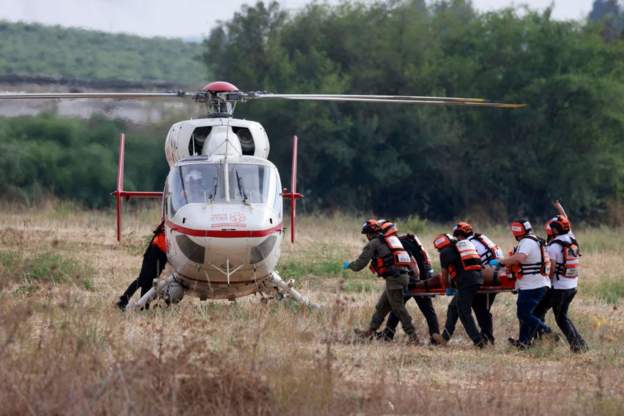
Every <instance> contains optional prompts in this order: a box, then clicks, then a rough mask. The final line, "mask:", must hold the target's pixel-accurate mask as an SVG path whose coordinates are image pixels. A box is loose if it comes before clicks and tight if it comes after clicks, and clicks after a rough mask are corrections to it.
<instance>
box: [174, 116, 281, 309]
mask: <svg viewBox="0 0 624 416" xmlns="http://www.w3.org/2000/svg"><path fill="white" fill-rule="evenodd" d="M165 149H166V155H167V160H168V162H169V164H170V167H171V169H170V172H169V175H168V176H167V180H166V184H165V189H164V192H163V217H164V219H165V230H166V237H167V247H168V250H167V258H168V261H169V263H170V265H171V267H172V268H173V272H174V274H175V277H176V280H178V281H180V282H181V283H182V285H183V286H184V287H185V289H186V290H187V292H188V291H191V292H193V293H195V294H196V295H197V296H199V298H200V299H215V298H216V299H219V298H225V299H234V298H237V297H240V296H246V295H249V294H252V293H255V292H257V291H259V290H258V288H259V287H260V286H261V285H262V283H263V281H264V280H266V279H267V278H268V277H269V276H270V274H271V273H272V272H273V271H274V270H275V267H276V266H277V262H278V260H279V256H280V247H281V242H282V238H283V203H282V195H281V192H282V188H281V180H280V176H279V173H278V171H277V168H276V167H275V166H274V165H273V163H271V162H270V161H268V160H267V159H266V157H267V156H268V151H269V146H268V138H267V137H266V133H265V132H264V129H263V128H262V126H261V125H260V124H259V123H256V122H251V121H247V120H237V119H231V118H208V119H198V120H188V121H183V122H180V123H176V124H175V125H173V126H172V127H171V129H170V131H169V134H168V136H167V142H166V145H165Z"/></svg>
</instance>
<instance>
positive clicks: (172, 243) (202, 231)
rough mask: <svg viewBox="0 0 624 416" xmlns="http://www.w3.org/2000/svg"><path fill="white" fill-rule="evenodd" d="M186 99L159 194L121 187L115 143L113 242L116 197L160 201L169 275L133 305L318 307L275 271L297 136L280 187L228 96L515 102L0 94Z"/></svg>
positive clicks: (218, 90)
mask: <svg viewBox="0 0 624 416" xmlns="http://www.w3.org/2000/svg"><path fill="white" fill-rule="evenodd" d="M160 98H169V99H171V98H193V99H194V100H195V101H196V102H199V103H204V104H206V105H207V107H208V115H207V117H206V118H200V119H194V120H185V121H180V122H178V123H175V124H174V125H173V126H171V128H170V129H169V133H168V134H167V139H166V142H165V153H166V158H167V162H168V164H169V168H170V171H169V174H168V176H167V179H166V181H165V185H164V191H163V192H136V191H126V190H124V189H123V188H124V187H123V176H124V146H125V136H124V135H123V134H122V135H121V138H120V146H119V169H118V175H117V189H116V190H115V191H114V192H113V195H114V196H115V199H116V210H117V240H120V238H121V211H122V201H123V200H124V199H126V200H127V199H130V198H161V199H162V216H163V220H164V225H165V235H166V240H167V259H168V262H169V263H170V265H171V269H172V270H171V272H170V273H169V274H168V275H167V276H166V277H164V278H163V279H160V280H158V281H156V282H155V285H154V287H153V288H152V289H151V290H150V291H148V292H147V293H146V294H145V295H144V296H142V297H141V299H139V301H138V302H136V303H134V304H131V305H129V308H138V307H143V306H144V305H145V304H146V303H147V302H149V301H151V300H153V299H155V298H156V297H161V298H164V299H165V300H166V301H168V302H172V303H177V302H179V301H180V300H181V299H182V297H183V296H184V294H185V293H188V294H193V295H195V296H197V297H199V298H200V299H201V300H206V299H229V300H234V299H236V298H239V297H242V296H247V295H251V294H255V293H258V294H260V295H262V296H263V299H264V298H265V295H269V296H273V295H277V296H278V297H284V296H286V297H290V298H292V299H294V300H296V301H297V302H299V303H301V304H304V305H307V306H316V305H314V304H313V303H311V302H310V301H309V300H308V299H307V298H305V297H304V296H302V295H301V294H300V293H299V292H298V291H297V290H295V289H294V288H293V282H292V281H290V282H285V281H284V280H283V279H282V278H281V277H280V276H279V275H278V273H277V272H276V271H275V268H276V266H277V263H278V260H279V257H280V247H281V242H282V237H283V234H284V224H283V212H282V209H283V208H282V205H283V204H282V199H287V200H290V204H291V205H290V207H291V208H290V234H291V241H292V242H294V240H295V219H296V202H297V199H300V198H302V197H303V196H302V195H301V194H300V193H297V143H298V138H297V136H294V137H293V152H292V171H291V186H290V190H287V189H285V188H284V189H282V184H281V180H280V175H279V172H278V171H277V168H276V167H275V165H274V164H273V163H271V162H270V161H269V160H268V159H267V158H268V156H269V149H270V145H269V139H268V136H267V134H266V132H265V130H264V128H263V127H262V125H261V124H260V123H257V122H255V121H248V120H241V119H235V118H233V117H232V115H233V113H234V109H235V106H236V103H238V102H245V101H249V100H252V99H287V100H313V101H351V102H377V103H402V104H426V105H461V106H473V107H493V108H503V109H513V108H520V107H523V105H522V104H507V103H496V102H489V101H486V100H484V99H479V98H456V97H425V96H397V95H340V94H271V93H266V92H243V91H240V90H238V88H236V87H235V86H234V85H232V84H230V83H228V82H223V81H216V82H212V83H210V84H207V85H206V86H204V87H203V88H202V89H201V90H200V91H199V92H197V93H195V94H190V93H187V92H166V93H41V94H39V93H2V94H0V99H11V100H17V99H118V100H126V99H160Z"/></svg>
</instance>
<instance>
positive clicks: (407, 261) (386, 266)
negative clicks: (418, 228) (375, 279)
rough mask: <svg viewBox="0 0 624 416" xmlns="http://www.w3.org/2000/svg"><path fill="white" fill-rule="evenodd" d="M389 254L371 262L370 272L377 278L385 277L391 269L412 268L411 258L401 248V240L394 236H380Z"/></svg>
mask: <svg viewBox="0 0 624 416" xmlns="http://www.w3.org/2000/svg"><path fill="white" fill-rule="evenodd" d="M379 238H382V239H383V241H384V243H385V244H386V246H387V247H388V248H389V249H390V253H389V254H387V255H385V256H383V257H375V258H373V260H372V261H371V264H370V270H371V271H372V272H373V273H376V274H378V275H379V276H382V277H383V276H387V275H388V274H390V272H391V271H392V269H393V268H410V269H411V268H412V267H413V263H412V261H413V260H412V256H410V254H409V253H408V252H407V250H405V248H403V244H401V240H399V237H397V236H396V235H389V236H380V237H379Z"/></svg>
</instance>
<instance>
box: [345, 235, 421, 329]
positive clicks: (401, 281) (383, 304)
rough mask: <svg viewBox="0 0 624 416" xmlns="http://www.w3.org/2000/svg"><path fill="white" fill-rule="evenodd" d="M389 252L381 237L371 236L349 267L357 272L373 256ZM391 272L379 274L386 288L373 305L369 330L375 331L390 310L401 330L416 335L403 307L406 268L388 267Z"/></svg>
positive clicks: (384, 254) (407, 281) (408, 315)
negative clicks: (373, 309)
mask: <svg viewBox="0 0 624 416" xmlns="http://www.w3.org/2000/svg"><path fill="white" fill-rule="evenodd" d="M389 254H391V252H390V249H389V248H388V246H387V245H386V243H385V242H384V241H383V240H382V239H381V238H373V239H372V240H370V241H369V242H368V244H366V246H365V247H364V249H363V250H362V254H360V256H359V257H358V258H357V260H355V261H353V262H351V263H350V264H349V268H350V269H351V270H353V271H354V272H358V271H360V270H362V269H363V268H364V267H366V266H367V265H368V264H369V262H370V261H371V260H373V259H375V258H381V257H384V256H387V255H389ZM390 270H391V272H390V273H388V274H387V275H386V276H381V277H383V278H384V279H385V280H386V288H385V290H384V292H383V293H382V294H381V296H380V297H379V300H378V301H377V305H376V306H375V313H374V314H373V317H372V319H371V322H370V325H369V330H370V331H376V330H378V329H379V327H381V325H382V324H383V321H384V319H385V318H386V315H388V314H389V313H390V312H391V311H392V312H393V313H394V314H395V315H396V316H397V317H398V318H399V320H400V321H401V324H402V325H403V330H404V331H405V333H407V334H408V335H410V336H414V337H415V336H416V329H415V328H414V325H413V324H412V317H411V316H410V314H409V313H408V312H407V309H406V308H405V302H404V299H403V291H404V290H405V289H407V285H408V284H409V277H408V274H407V270H406V269H398V270H397V269H395V268H394V267H391V268H390Z"/></svg>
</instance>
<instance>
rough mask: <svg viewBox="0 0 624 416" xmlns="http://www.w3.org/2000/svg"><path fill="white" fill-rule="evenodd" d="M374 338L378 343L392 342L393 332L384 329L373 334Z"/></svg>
mask: <svg viewBox="0 0 624 416" xmlns="http://www.w3.org/2000/svg"><path fill="white" fill-rule="evenodd" d="M375 338H376V339H378V340H380V341H386V342H392V340H393V339H394V331H393V330H392V329H390V328H385V329H384V330H383V331H381V332H377V333H375Z"/></svg>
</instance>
